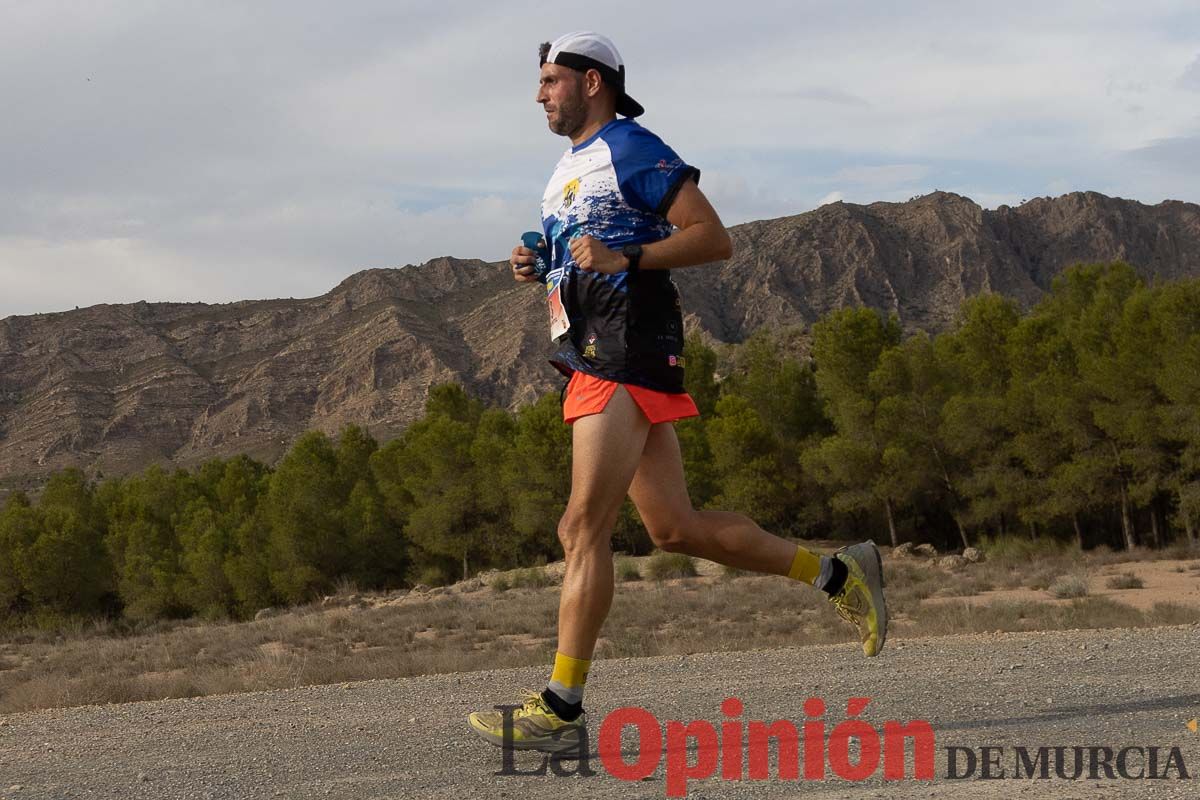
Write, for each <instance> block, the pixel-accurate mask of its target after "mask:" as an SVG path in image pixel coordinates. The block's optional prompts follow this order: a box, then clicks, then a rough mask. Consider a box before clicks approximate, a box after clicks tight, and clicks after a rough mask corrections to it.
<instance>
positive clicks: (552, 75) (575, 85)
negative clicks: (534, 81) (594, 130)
mask: <svg viewBox="0 0 1200 800" xmlns="http://www.w3.org/2000/svg"><path fill="white" fill-rule="evenodd" d="M537 102H539V103H541V104H542V108H544V109H545V110H546V122H547V124H549V126H550V130H552V131H554V132H555V133H557V134H558V135H559V136H570V135H571V134H573V133H575V132H576V131H578V130H579V129H580V128H582V127H583V125H584V123H585V122H586V121H587V112H588V109H587V98H586V97H585V95H584V91H583V73H581V72H577V71H576V70H573V69H570V68H569V67H561V66H559V65H558V64H543V65H542V75H541V79H540V84H539V86H538V93H537Z"/></svg>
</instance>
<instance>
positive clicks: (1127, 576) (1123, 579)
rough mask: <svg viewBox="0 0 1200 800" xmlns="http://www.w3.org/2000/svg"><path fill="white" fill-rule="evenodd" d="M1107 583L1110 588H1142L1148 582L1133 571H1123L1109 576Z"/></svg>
mask: <svg viewBox="0 0 1200 800" xmlns="http://www.w3.org/2000/svg"><path fill="white" fill-rule="evenodd" d="M1107 585H1108V588H1110V589H1141V588H1143V587H1144V586H1145V585H1146V584H1145V583H1143V582H1142V579H1141V578H1139V577H1138V576H1137V575H1134V574H1133V573H1132V572H1122V573H1121V574H1120V575H1113V576H1112V577H1111V578H1109V579H1108V584H1107Z"/></svg>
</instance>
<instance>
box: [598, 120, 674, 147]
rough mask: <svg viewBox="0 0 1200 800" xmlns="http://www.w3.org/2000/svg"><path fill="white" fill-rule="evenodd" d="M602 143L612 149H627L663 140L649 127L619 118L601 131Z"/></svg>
mask: <svg viewBox="0 0 1200 800" xmlns="http://www.w3.org/2000/svg"><path fill="white" fill-rule="evenodd" d="M601 138H602V139H604V143H605V144H607V145H608V146H609V149H611V150H613V151H614V152H615V151H616V150H618V149H619V150H629V149H636V148H639V147H647V146H659V147H661V146H662V144H663V140H662V139H660V138H659V137H658V134H656V133H654V132H653V131H651V130H650V129H649V128H646V127H643V126H642V125H641V124H640V123H638V122H637V121H636V120H632V119H619V120H617V121H616V122H614V123H613V124H612V125H610V126H608V127H607V128H605V129H604V131H603V132H602V133H601Z"/></svg>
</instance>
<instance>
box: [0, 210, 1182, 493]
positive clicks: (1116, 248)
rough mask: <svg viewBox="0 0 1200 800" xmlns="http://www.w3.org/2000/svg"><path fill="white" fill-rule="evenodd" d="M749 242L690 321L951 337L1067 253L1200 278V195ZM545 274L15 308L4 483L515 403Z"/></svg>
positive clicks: (691, 275)
mask: <svg viewBox="0 0 1200 800" xmlns="http://www.w3.org/2000/svg"><path fill="white" fill-rule="evenodd" d="M731 233H732V236H733V240H734V248H735V255H734V258H732V259H730V260H729V261H727V262H721V263H719V264H714V265H709V266H708V267H705V268H694V269H685V270H679V271H677V272H676V273H675V279H676V281H677V283H678V284H679V286H680V291H681V293H682V295H683V302H684V309H685V311H686V312H687V323H688V326H689V328H692V329H700V330H703V331H705V332H707V333H708V334H709V335H711V336H712V337H713V338H714V339H716V340H718V341H727V342H728V341H738V340H740V339H742V338H744V337H745V336H747V335H749V334H750V333H751V332H753V331H754V330H756V329H758V328H760V327H763V326H780V325H794V324H807V323H811V322H813V321H814V320H816V319H818V318H819V317H820V316H821V315H823V314H825V313H827V312H829V311H831V310H833V309H836V308H839V307H842V306H847V305H868V306H873V307H877V308H881V309H886V310H888V311H893V312H895V313H896V314H897V315H898V316H899V318H900V319H901V321H902V323H903V324H904V325H905V327H906V328H909V329H917V328H924V329H929V330H941V329H944V328H946V327H947V326H948V325H949V324H950V322H951V321H952V319H953V316H954V313H955V310H956V309H957V307H958V305H959V303H960V302H961V301H962V300H963V299H964V298H966V297H969V296H971V295H974V294H977V293H979V292H984V291H993V292H1000V293H1003V294H1006V295H1010V296H1012V297H1015V298H1017V299H1018V300H1019V301H1020V302H1021V303H1022V304H1024V305H1029V304H1032V303H1034V302H1035V301H1036V300H1037V299H1038V298H1039V297H1040V296H1041V295H1042V293H1043V292H1045V291H1046V289H1047V288H1048V287H1049V284H1050V281H1051V280H1052V279H1053V278H1054V276H1055V275H1056V274H1058V273H1059V272H1060V271H1061V270H1062V269H1063V268H1064V267H1066V266H1068V265H1070V264H1072V263H1075V262H1078V261H1099V260H1112V259H1124V260H1126V261H1129V262H1130V263H1132V264H1134V265H1135V266H1136V267H1137V268H1138V270H1139V272H1140V273H1141V274H1142V275H1143V277H1144V278H1146V279H1147V280H1150V281H1155V280H1170V279H1175V278H1181V277H1186V276H1200V206H1197V205H1194V204H1190V203H1182V202H1177V201H1166V202H1163V203H1159V204H1158V205H1154V206H1147V205H1143V204H1141V203H1137V202H1134V201H1129V200H1122V199H1118V198H1110V197H1105V196H1103V195H1100V194H1096V193H1092V192H1087V193H1075V194H1068V195H1064V196H1062V197H1057V198H1053V199H1052V198H1039V199H1035V200H1031V201H1029V202H1026V203H1023V204H1022V205H1021V206H1020V207H1017V208H1010V207H1007V206H1001V207H1000V208H998V209H996V210H994V211H987V210H983V209H981V208H980V207H979V206H978V205H976V204H975V203H973V202H972V201H971V200H969V199H968V198H965V197H960V196H958V195H954V194H948V193H944V192H935V193H933V194H930V195H926V196H923V197H919V198H915V199H913V200H911V201H909V202H906V203H872V204H870V205H865V206H864V205H853V204H849V203H833V204H830V205H826V206H822V207H821V208H818V209H816V210H815V211H810V212H808V213H805V214H800V215H798V216H792V217H783V218H780V219H774V220H763V221H759V222H751V223H748V224H745V225H739V226H736V227H734V228H732V229H731ZM539 294H540V293H539V292H538V291H537V289H536V288H534V287H532V286H529V285H525V284H514V282H513V281H512V279H511V278H510V276H509V274H508V268H507V265H506V263H505V262H500V263H485V262H482V261H474V260H471V261H464V260H459V259H455V258H439V259H435V260H433V261H430V262H428V263H425V264H421V265H419V266H408V267H404V268H401V269H373V270H366V271H364V272H359V273H357V274H355V275H352V276H350V277H349V278H347V279H346V280H345V281H343V282H342V283H341V284H340V285H338V286H337V287H335V288H334V289H332V290H331V291H330V292H328V293H327V294H324V295H322V296H320V297H314V298H310V299H300V300H263V301H244V302H237V303H228V304H217V305H208V304H203V303H195V304H192V303H188V304H184V303H144V302H142V303H134V304H131V305H98V306H92V307H89V308H83V309H79V310H76V311H68V312H64V313H58V314H36V315H32V316H20V317H7V318H5V319H3V320H0V482H3V484H2V485H4V486H8V487H13V486H21V485H32V484H36V482H37V481H38V480H39V479H40V478H41V477H43V476H44V475H46V474H47V473H48V472H50V471H52V470H55V469H61V468H63V467H66V466H81V467H84V468H86V469H87V470H88V471H89V472H90V473H92V474H96V473H102V474H105V475H114V474H122V473H126V472H130V471H134V470H138V469H141V468H143V467H145V466H147V465H149V464H151V463H164V464H165V463H173V464H179V465H185V466H186V465H191V464H194V463H196V462H199V461H203V460H205V459H208V458H212V457H214V456H229V455H233V454H235V453H243V452H244V453H249V454H251V455H253V456H255V457H257V458H260V459H264V460H267V461H271V460H273V459H274V458H276V457H278V455H279V454H280V453H282V452H283V451H284V450H285V449H286V448H287V446H288V445H289V443H290V442H291V441H292V440H293V439H294V438H295V437H296V436H297V435H299V434H300V433H301V432H303V431H305V430H309V429H314V428H316V429H321V430H325V431H328V432H330V433H333V432H336V431H337V430H338V429H340V428H341V427H342V426H343V425H345V424H347V423H351V422H354V423H358V424H362V425H365V426H366V427H367V428H368V429H369V430H370V431H371V432H372V433H373V434H374V435H376V436H377V437H379V438H388V437H391V436H393V435H395V434H396V433H397V432H399V431H400V430H402V429H403V427H404V426H405V425H406V424H408V423H409V422H410V421H411V420H412V419H414V418H415V417H416V416H418V415H419V414H420V410H421V408H422V405H423V402H424V398H425V392H426V390H427V388H428V387H429V386H430V384H432V383H435V382H440V381H446V380H454V381H459V382H461V383H463V384H465V385H466V386H468V387H469V389H470V390H471V391H472V392H474V393H475V394H476V395H478V396H481V397H483V398H484V399H485V400H487V401H489V402H493V403H500V404H505V405H509V406H515V405H519V404H521V403H523V402H526V401H528V400H531V399H532V398H534V397H536V396H537V395H538V394H540V393H541V392H544V391H546V390H548V389H552V388H556V387H557V386H558V385H559V384H560V381H559V379H558V376H557V373H556V372H555V371H554V370H553V368H551V367H550V366H549V365H548V364H547V363H546V361H545V356H546V355H547V354H548V353H549V351H550V343H549V340H548V337H547V332H546V330H545V320H544V316H545V312H544V309H543V307H542V301H541V300H540V297H539Z"/></svg>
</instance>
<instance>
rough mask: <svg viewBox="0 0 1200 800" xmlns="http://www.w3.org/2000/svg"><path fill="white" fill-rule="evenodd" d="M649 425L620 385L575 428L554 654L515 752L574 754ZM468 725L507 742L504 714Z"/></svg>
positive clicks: (528, 704)
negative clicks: (619, 524)
mask: <svg viewBox="0 0 1200 800" xmlns="http://www.w3.org/2000/svg"><path fill="white" fill-rule="evenodd" d="M649 430H650V423H649V421H648V420H647V419H646V417H645V415H644V414H642V411H641V409H639V408H638V407H637V405H636V404H635V403H634V401H633V398H632V397H630V396H629V393H628V392H627V391H626V390H625V389H624V388H623V387H618V388H617V390H616V391H615V392H614V394H613V396H612V398H611V399H610V400H609V401H608V403H607V405H605V407H604V411H603V412H601V413H599V414H592V415H589V416H585V417H580V418H579V419H577V420H576V421H575V424H574V426H573V430H572V439H571V443H572V455H571V497H570V499H569V500H568V501H567V510H566V512H565V513H564V514H563V516H562V519H561V520H560V521H559V524H558V538H559V539H560V540H561V541H562V546H563V553H564V554H565V556H566V573H565V574H564V575H563V584H562V592H561V595H560V597H559V605H558V652H557V653H556V654H555V656H554V670H553V672H552V673H551V675H550V681H549V683H548V685H547V687H546V689H545V691H543V692H541V693H540V694H536V695H532V696H529V697H526V698H525V699H524V706H523V708H522V709H519V710H518V711H517V712H516V713H515V714H514V721H513V722H511V723H510V724H511V726H512V727H511V731H510V733H509V742H510V744H511V746H513V747H516V748H533V749H538V750H559V751H562V750H573V749H575V748H576V747H577V746H578V744H579V742H580V741H581V739H582V730H583V729H584V727H585V725H586V717H585V716H584V714H583V686H584V681H585V679H586V678H587V670H588V668H589V666H590V665H591V659H592V651H593V650H594V649H595V647H596V639H597V637H598V636H599V635H600V627H601V626H602V625H603V624H604V619H605V617H607V616H608V610H609V608H610V607H611V606H612V595H613V560H612V548H611V537H612V529H613V525H614V524H615V523H616V520H617V514H619V513H620V511H621V504H622V503H623V502H624V501H625V495H626V493H627V492H628V491H629V484H630V482H631V481H632V480H633V475H634V472H636V471H637V468H638V463H639V462H640V461H641V458H642V450H643V449H644V448H645V444H646V434H647V433H648V432H649ZM468 719H469V721H470V724H471V728H472V729H473V730H474V731H475V732H476V733H477V734H479V735H480V736H482V737H483V738H484V739H486V740H488V741H489V742H491V743H492V744H497V745H503V744H504V743H505V738H504V730H503V716H502V715H501V714H499V713H498V712H495V711H484V712H479V711H477V712H475V713H473V714H471V715H469V717H468Z"/></svg>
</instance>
